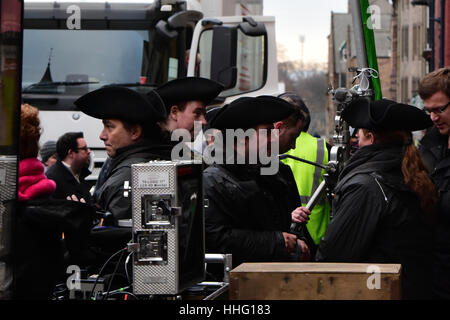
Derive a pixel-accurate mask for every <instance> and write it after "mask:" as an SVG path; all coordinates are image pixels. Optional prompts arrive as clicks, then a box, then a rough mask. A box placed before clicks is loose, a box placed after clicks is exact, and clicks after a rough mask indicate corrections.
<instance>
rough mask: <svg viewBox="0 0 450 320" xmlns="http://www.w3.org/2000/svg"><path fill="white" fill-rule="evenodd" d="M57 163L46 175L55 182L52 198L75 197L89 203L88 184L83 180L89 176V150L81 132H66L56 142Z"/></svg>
mask: <svg viewBox="0 0 450 320" xmlns="http://www.w3.org/2000/svg"><path fill="white" fill-rule="evenodd" d="M56 152H57V153H58V161H57V162H56V163H55V164H54V165H53V166H51V167H50V168H49V169H48V170H47V171H46V173H45V174H46V175H47V177H48V178H49V179H52V180H54V181H55V182H56V191H55V193H54V194H53V197H54V198H56V199H67V197H71V196H72V195H75V196H76V197H77V199H81V198H83V199H84V200H85V201H86V202H87V203H90V202H91V194H90V193H89V189H90V187H89V184H88V183H87V182H86V180H85V178H86V177H87V176H88V175H90V174H91V172H90V171H89V169H88V167H89V163H90V156H89V155H90V152H91V151H90V149H89V148H88V146H87V144H86V140H85V139H84V137H83V133H82V132H67V133H65V134H63V135H62V136H61V137H59V139H58V141H57V142H56Z"/></svg>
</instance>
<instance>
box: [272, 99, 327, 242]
mask: <svg viewBox="0 0 450 320" xmlns="http://www.w3.org/2000/svg"><path fill="white" fill-rule="evenodd" d="M279 97H280V98H281V99H284V100H286V101H287V102H289V103H290V104H292V105H293V106H296V107H297V108H299V109H300V112H301V113H302V114H303V116H304V118H305V121H304V123H303V128H302V130H301V133H300V135H299V136H298V138H297V139H296V142H295V143H294V145H293V148H291V149H292V150H286V151H284V152H286V153H287V154H288V155H291V156H294V157H297V158H301V159H304V160H308V161H311V162H315V163H319V164H321V165H326V164H327V163H328V149H327V145H326V141H325V140H324V139H318V138H316V137H314V136H312V135H311V134H309V133H308V129H309V125H310V122H311V115H310V112H309V109H308V107H307V106H306V104H305V103H304V101H303V100H302V99H301V98H300V96H298V95H297V94H295V93H290V92H286V93H283V94H281V95H280V96H279ZM280 152H281V153H283V151H281V148H280ZM283 162H284V163H285V164H287V165H289V166H290V168H291V170H292V173H293V174H294V178H295V181H296V184H297V188H298V193H299V194H300V199H301V203H302V205H303V206H306V204H307V203H308V201H309V199H310V197H311V195H312V194H313V193H314V191H315V190H316V189H317V188H318V187H319V185H320V183H321V182H322V181H323V179H324V178H323V176H324V174H325V173H326V172H325V170H324V169H322V168H321V167H319V166H313V165H311V164H307V163H304V162H301V161H298V160H295V159H292V158H286V159H285V160H283ZM330 212H331V205H330V203H329V201H327V198H326V196H325V195H323V196H322V198H321V200H320V201H319V202H318V203H317V204H316V205H315V206H314V208H312V210H311V215H310V216H309V221H308V222H307V224H306V228H307V229H308V231H309V234H310V235H311V237H312V239H313V241H314V244H315V245H318V244H319V243H320V239H321V238H322V237H323V236H324V235H325V231H326V229H327V227H328V224H329V223H330Z"/></svg>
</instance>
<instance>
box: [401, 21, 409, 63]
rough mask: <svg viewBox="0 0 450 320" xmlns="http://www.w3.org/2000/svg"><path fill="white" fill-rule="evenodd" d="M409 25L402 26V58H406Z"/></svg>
mask: <svg viewBox="0 0 450 320" xmlns="http://www.w3.org/2000/svg"><path fill="white" fill-rule="evenodd" d="M408 51H409V26H403V27H402V60H408Z"/></svg>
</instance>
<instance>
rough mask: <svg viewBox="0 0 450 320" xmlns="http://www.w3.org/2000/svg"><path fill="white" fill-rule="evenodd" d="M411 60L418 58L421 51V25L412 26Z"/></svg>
mask: <svg viewBox="0 0 450 320" xmlns="http://www.w3.org/2000/svg"><path fill="white" fill-rule="evenodd" d="M412 50H413V54H412V58H413V60H416V59H419V58H420V56H421V51H422V26H421V25H419V24H415V25H414V26H413V49H412Z"/></svg>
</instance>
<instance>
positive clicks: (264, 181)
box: [204, 96, 299, 266]
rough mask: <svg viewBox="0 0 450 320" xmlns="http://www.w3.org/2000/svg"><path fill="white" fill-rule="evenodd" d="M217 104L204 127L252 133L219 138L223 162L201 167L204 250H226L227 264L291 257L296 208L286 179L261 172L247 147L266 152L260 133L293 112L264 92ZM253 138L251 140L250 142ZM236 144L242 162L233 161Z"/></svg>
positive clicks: (265, 141)
mask: <svg viewBox="0 0 450 320" xmlns="http://www.w3.org/2000/svg"><path fill="white" fill-rule="evenodd" d="M223 108H226V109H223V110H222V111H221V112H220V113H218V114H217V116H216V117H215V118H214V120H213V123H211V124H210V127H212V128H215V129H219V130H221V132H222V133H223V134H224V135H226V131H228V130H227V129H243V130H248V129H254V130H255V131H254V135H253V136H251V137H250V140H251V141H250V142H247V143H245V142H242V144H240V142H234V141H233V142H232V143H231V144H230V146H231V148H229V145H228V143H227V142H226V141H225V142H224V143H223V146H225V145H226V146H227V147H226V150H224V151H225V152H223V154H224V159H223V160H224V161H223V162H218V163H216V164H213V165H211V166H209V167H208V168H207V169H206V170H205V171H204V192H205V197H206V198H207V199H208V207H207V208H206V209H205V232H206V241H205V243H206V251H207V252H211V253H231V254H232V261H233V266H237V265H239V264H241V263H242V262H257V261H260V262H262V261H266V262H268V261H271V262H272V261H291V259H292V255H293V254H297V252H298V251H297V248H298V241H299V239H298V238H297V236H296V235H294V234H291V233H290V232H289V231H290V230H289V228H290V224H291V221H292V217H291V212H292V210H293V209H294V208H295V207H296V206H297V203H294V202H295V200H294V201H293V200H292V199H290V198H289V196H288V193H286V192H285V190H286V188H288V187H289V183H288V182H287V181H286V179H283V177H282V175H278V174H276V173H277V172H272V175H265V174H263V172H268V171H264V170H263V169H267V163H265V164H263V161H262V159H261V156H260V155H258V160H257V161H256V162H255V163H252V161H248V160H249V159H250V153H251V150H253V151H255V150H256V149H258V150H261V149H266V151H268V153H267V154H270V152H271V149H270V148H271V144H272V143H271V142H272V140H271V139H272V138H273V137H272V136H271V135H270V133H269V134H268V137H267V138H265V137H264V136H262V135H260V133H261V131H262V130H271V129H273V124H274V122H276V121H279V120H282V119H286V118H287V117H288V116H289V115H290V114H292V113H293V111H294V110H293V108H292V106H291V105H290V104H289V103H287V102H285V101H283V100H281V99H278V98H275V97H269V96H260V97H257V98H240V99H238V100H235V101H234V102H232V103H231V104H230V105H227V106H225V107H223ZM254 136H257V140H256V142H255V141H254V140H252V137H254ZM227 139H228V138H227ZM252 142H254V143H255V144H254V145H252ZM218 143H220V142H219V139H218V137H217V136H216V138H215V140H214V145H215V146H217V148H218V150H219V146H218V145H217V144H218ZM241 147H243V148H244V149H245V151H244V153H245V155H244V157H245V158H246V159H247V161H245V163H243V164H239V160H237V158H238V156H239V155H238V153H240V152H241V151H239V150H240V148H241ZM273 151H274V156H275V159H272V160H273V161H275V162H276V163H277V164H278V161H279V160H278V157H277V154H275V150H273ZM276 151H277V150H276ZM219 153H220V152H219ZM230 156H231V157H235V156H236V159H235V160H237V161H235V162H230V161H228V160H229V159H230ZM274 173H275V175H274ZM291 174H292V173H291ZM292 180H293V178H292ZM294 186H295V183H294Z"/></svg>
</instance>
